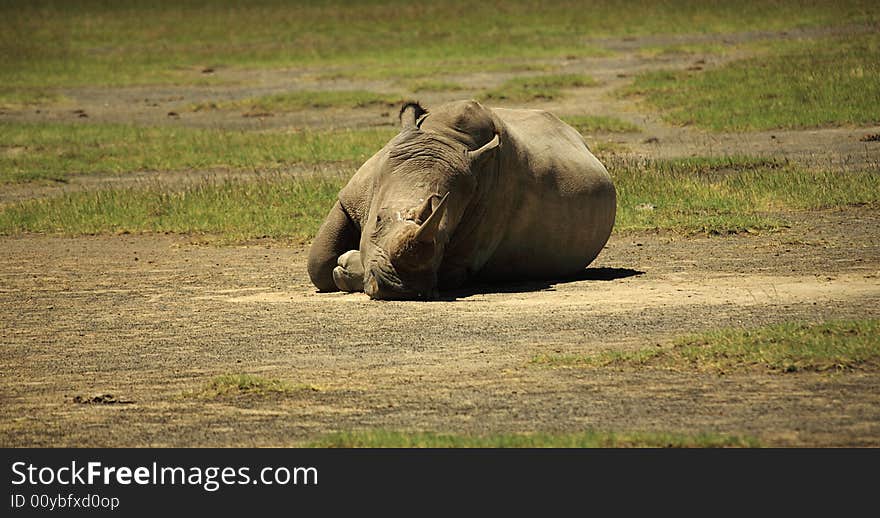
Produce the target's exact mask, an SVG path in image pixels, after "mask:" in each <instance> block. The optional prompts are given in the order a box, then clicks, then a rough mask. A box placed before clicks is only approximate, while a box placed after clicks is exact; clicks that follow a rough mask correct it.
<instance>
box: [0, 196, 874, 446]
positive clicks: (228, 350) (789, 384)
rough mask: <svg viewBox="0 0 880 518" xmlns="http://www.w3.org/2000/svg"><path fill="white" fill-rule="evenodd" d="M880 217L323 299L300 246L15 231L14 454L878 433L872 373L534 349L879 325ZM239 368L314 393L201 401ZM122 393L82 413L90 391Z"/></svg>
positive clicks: (11, 336) (640, 242)
mask: <svg viewBox="0 0 880 518" xmlns="http://www.w3.org/2000/svg"><path fill="white" fill-rule="evenodd" d="M878 224H880V216H878V214H877V213H876V211H872V210H868V209H851V210H847V211H842V212H827V213H818V214H816V213H812V214H805V215H803V217H801V218H799V219H798V220H797V222H796V224H795V225H793V227H792V228H791V229H788V230H786V231H784V232H780V233H774V234H765V235H757V236H750V235H745V236H743V235H732V236H724V237H717V236H716V237H695V238H683V237H682V236H679V235H676V234H645V233H640V234H630V235H615V236H613V238H612V240H611V242H610V243H609V245H608V247H607V249H606V250H605V251H604V252H603V253H602V255H601V256H600V257H599V259H598V261H597V262H596V263H595V264H594V265H593V268H591V269H588V270H587V271H586V272H585V274H584V275H583V277H582V278H581V279H577V280H573V281H567V282H550V283H521V284H507V285H502V286H484V287H478V288H476V289H473V290H469V291H463V292H458V293H454V294H451V295H450V296H449V297H448V298H447V300H444V301H440V302H433V303H420V302H375V301H369V300H367V298H366V297H365V296H364V295H363V294H351V295H343V294H319V293H315V292H314V290H313V288H312V287H311V285H310V284H309V282H308V277H307V275H306V272H305V256H306V250H305V249H301V248H285V247H280V246H273V245H271V244H267V245H258V246H248V247H235V248H233V247H229V248H214V247H199V246H193V245H190V244H189V243H188V240H187V238H181V237H172V236H118V237H81V238H54V237H44V236H26V237H20V238H4V239H3V246H2V252H0V263H2V266H3V268H2V272H3V274H2V276H3V281H2V288H0V315H2V317H3V321H4V322H5V323H7V324H6V325H4V327H3V329H2V334H0V343H2V351H3V353H2V363H0V373H2V380H3V382H2V386H0V397H2V399H3V410H2V417H0V442H2V444H3V445H4V446H23V445H45V446H50V445H51V446H61V445H70V446H146V445H158V446H172V445H176V446H182V445H199V446H209V445H293V444H302V443H303V442H305V441H308V440H309V439H310V438H314V437H315V436H317V435H320V434H322V433H327V432H333V431H339V430H348V429H356V428H371V427H379V428H384V429H397V430H432V431H441V432H462V433H484V434H489V433H508V432H517V431H523V432H526V431H543V432H571V431H579V430H583V429H586V428H596V429H608V430H649V431H650V430H656V431H672V432H691V431H693V430H701V431H710V432H718V433H729V434H738V435H752V436H756V437H758V438H759V439H760V440H761V441H762V442H763V443H764V444H768V445H786V446H787V445H807V446H815V445H860V446H866V445H871V446H876V445H878V444H880V392H878V391H877V390H876V389H877V386H878V382H880V373H878V372H875V371H870V370H869V371H859V372H849V373H845V374H832V375H829V374H811V373H797V374H785V375H779V374H760V373H740V374H730V375H725V376H719V375H715V374H705V373H676V372H666V371H658V370H642V371H638V370H636V371H628V372H620V371H616V370H613V369H584V368H547V367H541V366H536V365H533V364H531V363H530V360H531V359H532V358H534V357H535V356H537V355H541V354H586V353H590V352H596V351H602V350H609V349H610V350H625V349H634V348H641V347H645V346H652V345H656V344H660V345H663V344H665V343H667V342H668V340H669V339H671V338H672V337H674V336H678V335H680V334H682V333H687V332H692V331H694V332H695V331H700V330H705V329H713V328H717V327H719V326H737V327H742V326H758V325H763V324H769V323H773V322H779V321H785V320H824V319H830V318H877V317H878V315H880V310H878V308H880V279H878V277H877V275H878V266H880V245H878V241H877V240H876V233H875V230H874V229H876V228H878ZM237 372H244V373H250V374H255V375H259V376H263V377H266V378H272V379H279V380H282V381H284V382H287V383H291V384H294V385H300V384H307V385H309V386H315V387H319V389H318V390H313V391H307V392H301V393H296V395H295V397H294V396H291V397H274V398H268V399H266V398H256V399H254V398H246V397H242V398H235V399H233V400H230V401H198V400H192V399H187V398H181V397H180V395H181V394H183V393H185V392H187V391H191V390H193V389H195V388H197V387H200V386H202V385H203V384H204V383H205V382H206V381H207V380H210V379H211V378H212V377H214V376H217V375H220V374H224V373H237ZM105 393H107V394H114V395H115V396H114V397H115V398H117V399H120V400H126V401H134V403H132V404H126V405H80V404H74V403H72V402H71V401H72V397H73V396H74V395H78V394H105Z"/></svg>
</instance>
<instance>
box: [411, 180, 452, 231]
mask: <svg viewBox="0 0 880 518" xmlns="http://www.w3.org/2000/svg"><path fill="white" fill-rule="evenodd" d="M435 196H436V195H435ZM447 199H449V193H448V192H447V193H446V195H445V196H443V199H442V200H440V203H438V204H437V206H436V207H434V210H433V212H431V215H430V216H428V219H426V220H425V221H424V222H423V223H422V224H421V226H420V227H419V229H418V230H417V231H416V234H415V238H416V240H418V241H422V242H423V243H433V242H434V238H435V237H437V230H439V229H440V220H441V219H443V215H444V214H445V213H446V200H447ZM429 201H430V200H429Z"/></svg>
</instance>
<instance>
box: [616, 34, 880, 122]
mask: <svg viewBox="0 0 880 518" xmlns="http://www.w3.org/2000/svg"><path fill="white" fill-rule="evenodd" d="M878 78H880V36H878V35H877V34H876V33H874V34H867V33H866V34H860V35H858V36H857V37H851V38H836V39H822V40H816V41H801V42H795V43H786V44H784V45H775V46H774V47H773V51H772V52H764V53H762V55H760V56H758V57H754V58H749V59H744V60H740V61H735V62H732V63H729V64H726V65H723V66H720V67H717V68H712V69H707V70H701V71H678V72H670V71H660V72H647V73H644V74H641V75H639V76H638V77H636V79H635V81H634V83H633V84H632V85H631V86H629V87H626V88H625V89H623V90H622V94H623V95H642V96H644V98H645V99H646V101H647V102H648V103H649V104H651V105H653V106H654V107H656V108H658V109H659V110H661V112H662V113H663V114H664V117H666V118H667V119H668V120H670V121H672V122H674V123H677V124H695V125H698V126H702V127H706V128H710V129H713V130H717V131H741V130H764V129H774V128H811V127H821V126H838V125H846V124H854V125H864V124H877V123H880V79H878Z"/></svg>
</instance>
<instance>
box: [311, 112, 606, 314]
mask: <svg viewBox="0 0 880 518" xmlns="http://www.w3.org/2000/svg"><path fill="white" fill-rule="evenodd" d="M399 119H400V124H401V131H400V133H399V134H398V135H397V136H395V137H394V138H393V139H391V141H389V142H388V143H387V144H386V145H385V147H383V148H382V149H381V150H379V151H378V152H377V153H376V154H375V155H373V156H372V157H371V158H370V159H368V160H367V161H366V162H365V163H364V164H363V166H361V167H360V169H358V171H357V172H356V173H355V174H354V176H352V178H351V179H350V181H349V182H348V184H347V185H346V186H345V187H343V188H342V189H341V190H340V192H339V196H338V199H337V201H336V203H335V204H334V205H333V208H332V209H330V213H329V214H327V218H326V219H325V221H324V223H323V224H322V225H321V228H320V230H318V233H317V235H316V236H315V239H314V241H313V242H312V245H311V248H310V250H309V258H308V273H309V277H310V278H311V281H312V283H313V284H314V285H315V287H316V288H317V289H318V290H319V291H321V292H331V291H338V290H342V291H348V292H358V291H363V292H365V293H366V294H367V295H368V296H369V297H370V298H371V299H394V300H417V299H428V300H430V299H436V298H438V296H439V292H440V291H443V290H451V289H456V288H460V287H462V286H464V285H466V284H467V283H469V282H475V281H477V282H493V281H513V280H556V279H563V278H566V277H571V276H574V275H577V274H578V273H580V272H582V271H583V270H584V268H586V266H587V265H588V264H589V263H591V262H592V261H593V259H595V258H596V256H597V255H598V254H599V252H600V251H601V250H602V248H603V247H604V246H605V243H606V242H607V240H608V237H609V235H610V234H611V229H612V227H613V226H614V218H615V212H616V207H617V205H616V204H617V200H616V192H615V189H614V184H613V183H612V180H611V176H610V175H609V174H608V171H607V170H606V169H605V167H604V166H603V165H602V163H601V162H599V160H598V159H596V157H595V156H593V154H592V153H591V152H590V150H589V148H588V147H587V145H586V143H585V142H584V139H583V137H581V135H580V134H579V133H578V132H577V131H576V130H575V129H574V128H572V127H571V126H569V125H567V124H565V123H564V122H562V121H561V120H560V119H558V118H557V117H556V116H554V115H552V114H550V113H548V112H546V111H543V110H527V109H504V108H489V107H485V106H483V105H481V104H480V103H479V102H477V101H474V100H466V101H456V102H450V103H446V104H443V105H441V106H437V107H436V108H433V109H431V110H430V111H428V110H426V109H425V108H423V107H422V106H421V105H420V104H419V103H417V102H407V103H405V104H404V105H403V106H402V108H401V110H400V114H399Z"/></svg>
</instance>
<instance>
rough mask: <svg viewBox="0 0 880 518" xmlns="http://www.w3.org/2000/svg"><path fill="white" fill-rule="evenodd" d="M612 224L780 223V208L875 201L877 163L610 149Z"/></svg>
mask: <svg viewBox="0 0 880 518" xmlns="http://www.w3.org/2000/svg"><path fill="white" fill-rule="evenodd" d="M605 165H606V167H607V168H608V170H609V172H610V173H611V175H612V177H613V178H614V183H615V187H616V188H617V197H618V208H617V220H616V222H615V229H616V230H617V231H630V230H658V229H668V230H676V231H682V232H685V233H708V234H728V233H740V232H754V231H760V230H773V229H777V228H780V227H784V226H785V221H784V220H783V219H781V217H780V216H778V214H779V213H780V212H781V211H785V210H814V209H826V208H833V207H844V206H847V205H860V204H870V205H877V204H880V172H878V171H848V172H831V171H824V170H821V171H814V170H808V169H804V168H802V167H799V166H796V165H794V164H791V163H788V162H785V161H780V160H776V159H766V158H753V157H742V156H739V157H737V156H729V157H713V158H704V157H694V158H684V159H666V160H636V159H629V158H621V157H618V156H614V155H611V156H608V157H606V159H605Z"/></svg>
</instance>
